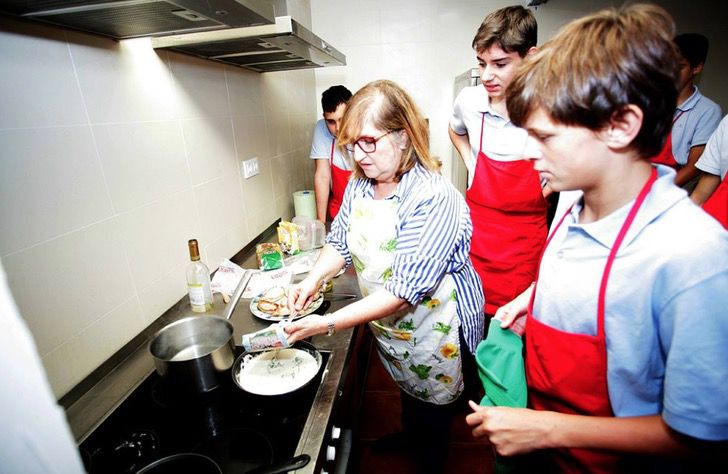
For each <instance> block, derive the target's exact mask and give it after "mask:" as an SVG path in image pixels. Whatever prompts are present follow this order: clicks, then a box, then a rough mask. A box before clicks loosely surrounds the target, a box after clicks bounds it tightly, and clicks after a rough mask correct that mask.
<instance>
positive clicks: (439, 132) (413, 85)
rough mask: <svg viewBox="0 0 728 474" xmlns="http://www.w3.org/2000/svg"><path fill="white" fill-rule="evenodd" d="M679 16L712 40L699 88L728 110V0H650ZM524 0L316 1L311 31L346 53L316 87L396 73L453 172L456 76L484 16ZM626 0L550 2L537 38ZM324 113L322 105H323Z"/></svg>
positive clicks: (688, 28)
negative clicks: (451, 120) (727, 76)
mask: <svg viewBox="0 0 728 474" xmlns="http://www.w3.org/2000/svg"><path fill="white" fill-rule="evenodd" d="M650 1H651V3H657V4H661V5H663V6H664V7H665V8H667V9H668V11H670V13H672V15H673V16H674V18H675V21H676V24H677V28H678V33H683V32H702V33H703V34H705V35H706V36H708V38H709V39H710V42H711V45H712V46H711V51H710V53H709V55H708V60H707V62H706V67H705V70H704V72H703V77H702V79H701V81H700V84H699V86H700V88H701V91H702V92H703V93H704V94H705V95H707V96H708V97H710V98H712V99H713V100H715V101H716V102H718V103H719V104H720V105H721V106H722V107H723V110H724V112H728V89H726V88H725V87H724V82H725V81H724V79H723V78H724V77H725V74H726V73H728V61H727V60H726V57H725V54H724V53H723V48H722V45H723V44H726V42H728V33H727V32H726V29H725V26H724V25H725V24H726V23H727V22H728V2H714V1H711V0H693V1H691V2H685V1H683V0H662V1H661V0H650ZM527 3H528V2H527V1H518V0H477V1H476V0H398V1H391V0H311V19H312V26H313V30H314V31H315V32H316V34H318V35H319V36H322V37H323V38H326V39H327V40H328V41H329V42H330V43H331V44H333V45H335V46H336V47H337V49H339V50H341V51H342V52H343V53H344V54H345V55H346V61H347V66H346V67H345V68H330V69H321V70H317V71H316V92H317V94H320V93H321V92H323V91H324V90H326V89H327V88H328V87H330V86H332V85H334V84H343V85H345V86H347V87H348V88H349V89H351V91H352V92H356V90H357V89H358V88H360V87H361V86H363V85H365V84H366V83H368V82H370V81H373V80H375V79H391V80H393V81H395V82H397V83H399V84H400V85H402V86H403V87H404V88H405V89H407V91H408V92H410V94H411V95H412V96H413V98H414V99H415V101H416V102H417V103H418V105H419V106H420V108H421V109H422V112H423V113H424V115H425V116H426V117H428V118H429V119H430V134H431V137H430V141H431V146H430V148H431V151H432V153H433V154H434V155H436V156H438V157H439V158H440V159H442V160H443V162H444V166H443V173H444V174H445V175H446V176H450V170H451V168H450V167H451V156H452V151H451V150H452V148H451V147H452V145H451V144H450V139H449V137H448V135H447V126H448V121H449V118H450V114H451V113H452V102H453V100H454V97H453V80H454V78H455V77H456V76H457V75H459V74H461V73H463V72H465V71H466V70H468V69H470V68H472V67H476V66H477V62H476V60H475V53H474V52H473V50H472V49H471V47H470V45H471V43H472V40H473V36H475V33H476V31H477V29H478V26H480V23H481V22H482V21H483V18H485V16H486V15H487V14H488V13H490V12H491V11H493V10H497V9H498V8H501V7H504V6H507V5H517V4H520V5H525V4H527ZM623 3H624V1H623V0H551V1H549V2H548V3H546V4H545V5H542V6H540V7H538V8H537V9H536V11H535V15H536V19H537V20H538V23H539V43H543V42H545V41H546V40H548V39H549V38H550V37H551V36H553V34H554V33H555V32H556V31H557V30H558V28H560V27H561V26H562V25H564V24H565V23H566V22H568V21H570V20H571V19H574V18H577V17H579V16H581V15H583V14H586V13H588V12H591V11H595V10H599V9H601V8H605V7H608V6H619V5H622V4H623ZM318 113H321V106H320V105H319V106H318Z"/></svg>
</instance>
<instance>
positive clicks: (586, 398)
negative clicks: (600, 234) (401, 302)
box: [525, 169, 657, 473]
mask: <svg viewBox="0 0 728 474" xmlns="http://www.w3.org/2000/svg"><path fill="white" fill-rule="evenodd" d="M656 179H657V170H656V169H653V170H652V175H651V176H650V178H649V179H648V180H647V182H646V183H645V185H644V186H643V187H642V190H641V191H640V193H639V195H638V196H637V199H636V200H635V202H634V204H633V205H632V208H631V209H630V211H629V214H628V215H627V218H626V219H625V221H624V223H623V224H622V228H621V229H620V231H619V234H618V235H617V238H616V239H615V241H614V245H612V249H611V250H610V252H609V257H607V262H606V264H605V266H604V272H603V273H602V281H601V284H600V286H599V299H598V301H597V334H596V336H592V335H589V334H574V333H568V332H564V331H561V330H559V329H556V328H552V327H550V326H548V325H546V324H544V323H542V322H540V321H539V320H538V319H536V318H535V317H534V315H533V301H534V299H535V295H536V290H537V287H538V280H537V281H536V286H535V287H534V289H533V293H532V295H531V301H530V302H529V304H528V316H527V320H526V359H525V367H526V381H527V383H528V400H529V406H530V407H532V408H534V409H536V410H551V411H557V412H560V413H573V414H579V415H587V416H614V413H613V412H612V407H611V404H610V402H609V391H608V388H607V344H606V337H605V332H604V308H605V298H606V290H607V282H608V280H609V273H610V271H611V268H612V263H613V262H614V259H615V256H616V254H617V251H618V250H619V247H620V245H621V244H622V240H624V236H625V235H626V234H627V230H629V228H630V226H631V225H632V222H633V221H634V218H635V215H636V214H637V211H638V210H639V208H640V207H641V206H642V203H643V202H644V200H645V197H647V194H648V193H649V191H650V188H651V187H652V183H654V182H655V180H656ZM572 207H573V206H572ZM570 211H571V209H569V211H567V212H566V214H564V216H563V217H562V218H561V220H560V221H559V223H558V224H557V225H556V228H554V230H553V232H552V233H551V236H550V237H549V239H548V240H547V241H546V246H545V247H547V246H548V245H549V243H550V242H551V239H552V238H553V236H554V235H555V234H556V231H557V230H558V229H559V227H560V226H561V224H562V223H563V222H564V218H565V217H566V216H567V215H568V214H569V213H570ZM545 247H544V251H545ZM544 454H545V455H546V456H549V457H550V459H549V461H552V462H553V463H555V464H556V465H557V466H558V470H559V471H560V472H595V473H614V472H624V468H623V467H620V463H621V462H622V461H623V460H624V458H625V456H623V455H618V454H613V453H609V452H607V451H598V450H588V449H559V450H551V451H548V452H546V453H544Z"/></svg>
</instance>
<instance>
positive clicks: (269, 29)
mask: <svg viewBox="0 0 728 474" xmlns="http://www.w3.org/2000/svg"><path fill="white" fill-rule="evenodd" d="M152 46H153V47H154V48H157V49H169V50H172V51H178V52H180V53H185V54H191V55H194V56H199V57H202V58H205V59H212V60H214V61H219V62H222V63H225V64H230V65H233V66H240V67H244V68H247V69H251V70H253V71H257V72H273V71H285V70H289V69H306V68H315V67H325V66H344V65H345V64H346V56H344V55H343V54H342V53H341V52H339V51H337V50H336V49H335V48H333V47H332V46H331V45H329V44H328V43H327V42H326V41H324V40H322V39H321V38H319V37H318V36H316V35H315V34H313V33H312V32H311V31H309V30H308V29H306V28H304V27H303V26H302V25H301V24H299V23H298V22H296V21H295V20H293V19H292V18H291V17H290V16H279V17H276V21H275V24H273V25H263V26H252V27H248V28H230V29H225V30H217V31H210V32H199V33H187V34H179V35H171V36H162V37H156V38H152Z"/></svg>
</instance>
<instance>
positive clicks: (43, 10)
mask: <svg viewBox="0 0 728 474" xmlns="http://www.w3.org/2000/svg"><path fill="white" fill-rule="evenodd" d="M0 12H4V13H9V14H12V15H16V16H20V17H22V18H26V19H30V20H36V21H42V22H45V23H51V24H54V25H59V26H64V27H68V28H73V29H76V30H81V31H85V32H89V33H95V34H100V35H104V36H110V37H112V38H116V39H125V38H135V37H139V36H155V35H169V34H173V33H181V32H193V31H209V30H216V29H221V28H230V27H244V26H251V25H261V24H272V23H274V21H275V12H274V8H273V5H272V4H271V2H269V1H266V0H2V1H0Z"/></svg>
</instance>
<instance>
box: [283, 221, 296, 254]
mask: <svg viewBox="0 0 728 474" xmlns="http://www.w3.org/2000/svg"><path fill="white" fill-rule="evenodd" d="M278 243H279V244H280V245H281V249H282V250H283V251H284V252H285V253H287V254H288V255H295V254H297V253H298V252H300V251H301V246H300V244H299V242H298V226H297V225H296V224H294V223H293V222H288V221H281V223H280V224H278Z"/></svg>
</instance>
